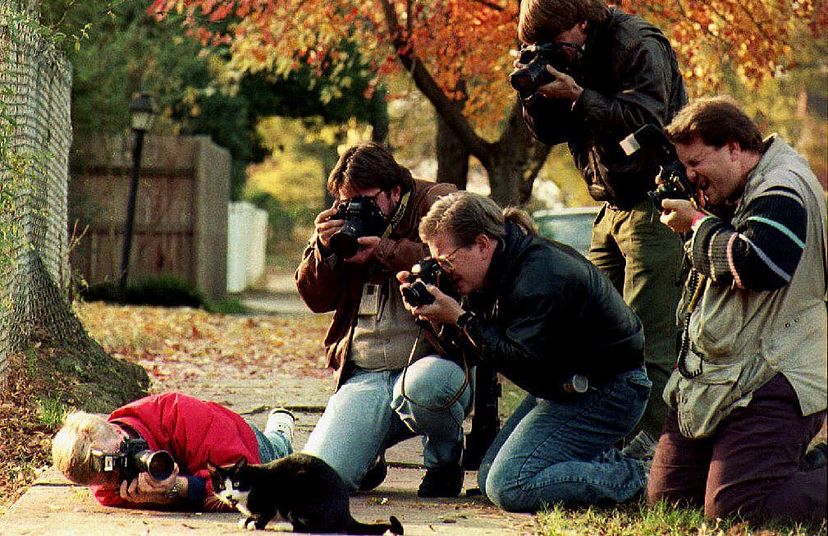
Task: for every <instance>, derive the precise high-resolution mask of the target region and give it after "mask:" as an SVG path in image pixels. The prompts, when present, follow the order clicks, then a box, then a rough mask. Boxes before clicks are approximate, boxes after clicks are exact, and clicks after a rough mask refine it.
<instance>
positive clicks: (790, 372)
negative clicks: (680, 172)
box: [664, 138, 828, 437]
mask: <svg viewBox="0 0 828 536" xmlns="http://www.w3.org/2000/svg"><path fill="white" fill-rule="evenodd" d="M774 186H785V187H788V188H791V189H793V190H795V191H796V192H797V193H798V194H799V196H800V198H801V199H802V201H803V202H804V204H805V208H806V210H807V212H808V227H807V237H806V240H805V245H804V248H803V252H802V258H801V259H800V261H799V265H798V266H797V269H796V271H795V272H794V274H793V278H792V279H791V281H790V283H788V284H787V285H786V286H784V287H782V288H781V289H778V290H773V291H755V290H744V289H740V288H736V287H734V286H725V285H721V284H716V283H715V282H712V281H709V280H708V281H707V283H706V287H705V289H704V293H703V295H702V298H701V301H700V302H699V304H698V307H697V308H696V309H695V310H694V311H693V314H692V316H691V319H690V326H689V334H690V341H691V350H690V353H691V362H692V361H693V358H696V359H700V360H701V362H702V370H703V372H702V374H701V375H699V376H697V377H696V378H693V379H687V378H684V377H683V376H681V375H680V374H679V373H678V371H674V372H673V375H672V376H671V378H670V381H669V383H668V384H667V387H666V388H665V391H664V399H665V401H666V402H667V403H668V404H669V405H670V406H671V407H673V408H675V409H676V410H677V411H678V415H679V428H680V429H681V432H682V434H683V435H685V436H687V437H704V436H707V435H710V434H711V433H713V431H714V430H715V428H716V426H717V425H718V423H719V422H721V420H722V419H723V418H725V417H726V416H727V415H729V414H730V412H731V411H732V410H733V409H735V408H738V407H744V406H746V405H748V403H749V402H750V400H751V398H752V395H753V392H754V391H756V390H757V389H758V388H759V387H761V386H762V385H764V384H765V383H766V382H767V381H768V380H770V379H771V378H772V377H773V376H774V375H776V374H777V373H781V374H783V375H784V376H785V377H786V378H787V379H788V381H789V382H790V383H791V385H792V386H793V388H794V390H795V391H796V394H797V398H798V400H799V404H800V408H801V410H802V414H803V415H810V414H813V413H816V412H817V411H821V410H823V409H825V408H826V405H827V404H828V396H827V395H826V382H827V381H828V378H826V354H827V353H828V335H827V333H828V327H826V325H828V324H827V323H828V314H826V297H828V286H827V285H826V273H828V253H827V252H826V230H825V218H826V210H825V192H824V191H823V190H822V186H821V185H820V184H819V182H818V181H817V179H816V177H815V176H814V174H813V173H812V172H811V170H810V168H809V167H808V164H807V162H806V161H805V160H804V159H803V158H802V157H801V156H800V155H799V154H797V153H796V152H795V151H794V150H793V149H792V148H791V147H790V146H789V145H787V144H786V143H785V142H783V141H782V140H780V139H778V138H776V139H774V140H773V142H772V143H771V145H770V147H769V148H768V149H767V151H766V152H765V154H764V155H763V156H762V158H761V160H760V161H759V163H758V164H757V166H756V167H755V168H754V169H753V170H752V171H751V173H750V175H749V176H748V181H747V184H746V186H745V191H744V193H743V194H742V198H741V200H740V202H739V205H738V207H737V209H736V213H735V214H734V217H733V221H732V223H733V225H734V226H735V227H738V226H739V224H740V223H742V221H743V219H744V218H745V215H744V214H743V212H744V209H745V207H746V206H747V205H748V204H750V202H751V201H753V200H755V199H757V198H759V197H761V196H762V195H766V194H767V190H768V189H769V188H771V187H774Z"/></svg>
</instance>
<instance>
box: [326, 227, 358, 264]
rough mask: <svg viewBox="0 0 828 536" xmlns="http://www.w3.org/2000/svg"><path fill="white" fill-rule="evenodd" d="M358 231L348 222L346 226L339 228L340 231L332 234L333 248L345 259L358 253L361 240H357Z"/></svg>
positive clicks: (330, 243) (331, 244)
mask: <svg viewBox="0 0 828 536" xmlns="http://www.w3.org/2000/svg"><path fill="white" fill-rule="evenodd" d="M356 231H357V230H355V229H354V228H353V225H351V224H350V223H346V224H345V226H344V227H343V228H342V229H340V230H339V232H337V233H335V234H334V235H333V236H331V240H330V242H329V245H330V246H331V250H333V252H334V253H336V254H337V255H338V256H339V257H341V258H343V259H347V258H349V257H353V256H354V255H356V252H357V250H358V249H359V242H357V237H358V236H359V234H358V233H357V232H356Z"/></svg>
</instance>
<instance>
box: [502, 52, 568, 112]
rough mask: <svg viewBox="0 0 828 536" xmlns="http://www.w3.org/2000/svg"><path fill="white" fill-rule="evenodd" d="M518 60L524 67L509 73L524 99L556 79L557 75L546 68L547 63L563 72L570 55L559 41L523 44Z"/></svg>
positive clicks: (513, 84) (514, 86)
mask: <svg viewBox="0 0 828 536" xmlns="http://www.w3.org/2000/svg"><path fill="white" fill-rule="evenodd" d="M518 61H519V62H520V63H522V64H523V67H520V68H518V69H515V70H514V71H512V72H511V73H510V74H509V83H510V84H511V85H512V87H513V88H515V90H516V91H517V92H518V93H519V94H520V97H521V98H522V99H526V98H529V97H531V96H532V95H533V94H534V93H535V92H536V91H537V90H538V88H539V87H541V86H543V85H546V84H548V83H549V82H551V81H553V80H554V79H555V76H554V75H553V74H551V73H550V72H549V71H547V70H546V66H547V65H551V66H552V67H554V68H555V69H557V70H558V71H561V72H566V71H567V70H568V66H569V55H568V54H567V53H566V51H565V50H564V47H563V46H562V45H561V44H559V43H544V44H540V45H523V46H522V47H520V56H519V59H518Z"/></svg>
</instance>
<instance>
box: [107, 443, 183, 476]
mask: <svg viewBox="0 0 828 536" xmlns="http://www.w3.org/2000/svg"><path fill="white" fill-rule="evenodd" d="M92 469H94V470H95V471H96V472H100V473H110V472H117V473H119V475H120V479H121V480H126V481H130V480H132V479H134V478H135V477H136V476H138V474H139V473H145V472H146V473H149V474H150V476H151V477H152V478H154V479H155V480H166V479H167V478H169V477H170V475H172V474H173V471H174V470H175V461H174V460H173V457H172V456H171V455H170V453H169V452H167V451H166V450H155V451H153V450H150V449H149V446H148V445H147V442H146V440H144V439H141V438H135V439H127V440H125V441H124V442H123V443H121V448H120V449H119V451H118V452H116V453H114V454H113V453H108V452H102V451H100V450H93V451H92Z"/></svg>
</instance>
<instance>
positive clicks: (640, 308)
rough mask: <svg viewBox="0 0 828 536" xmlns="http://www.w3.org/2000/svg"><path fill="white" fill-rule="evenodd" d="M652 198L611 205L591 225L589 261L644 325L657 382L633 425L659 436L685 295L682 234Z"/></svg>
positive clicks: (650, 373) (646, 358)
mask: <svg viewBox="0 0 828 536" xmlns="http://www.w3.org/2000/svg"><path fill="white" fill-rule="evenodd" d="M659 216H660V213H659V211H658V209H657V208H656V206H655V204H654V203H653V201H652V200H651V199H650V198H649V197H648V198H646V199H644V200H642V201H640V202H638V203H637V204H636V205H634V206H633V207H632V208H630V209H629V210H619V209H615V208H611V207H609V206H607V205H604V207H603V208H602V209H601V211H600V212H599V213H598V216H597V217H596V219H595V224H594V225H593V227H592V244H591V245H590V248H589V255H588V256H589V260H590V261H592V263H593V264H594V265H595V266H597V267H598V268H599V269H600V270H601V271H602V272H604V274H606V275H607V276H608V277H609V278H610V281H612V283H613V285H614V286H615V288H616V289H618V291H619V292H620V293H621V295H622V296H624V301H625V302H626V303H627V305H629V306H630V308H631V309H632V310H633V311H635V313H636V314H637V315H638V317H639V318H640V319H641V324H642V325H643V326H644V361H645V362H646V365H647V376H648V377H649V378H650V381H652V382H653V389H652V392H651V395H650V400H649V403H648V404H647V409H646V410H645V411H644V416H643V417H642V418H641V422H639V423H638V426H637V427H636V428H635V429H634V431H633V433H635V432H637V431H638V430H641V429H643V430H645V431H646V432H647V433H649V434H650V435H651V436H653V437H658V434H659V433H661V427H662V425H663V424H664V419H665V418H666V416H667V404H665V403H664V400H662V398H661V394H662V393H663V392H664V386H665V385H667V380H668V379H669V378H670V373H671V372H672V371H673V365H674V364H675V362H676V337H677V330H678V328H677V326H676V307H677V306H678V301H679V297H680V295H681V284H680V282H679V271H680V269H681V257H682V245H681V238H679V236H678V235H677V234H675V233H674V232H673V231H671V230H670V228H669V227H667V226H666V225H664V224H663V223H661V222H660V221H659V219H658V218H659Z"/></svg>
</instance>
